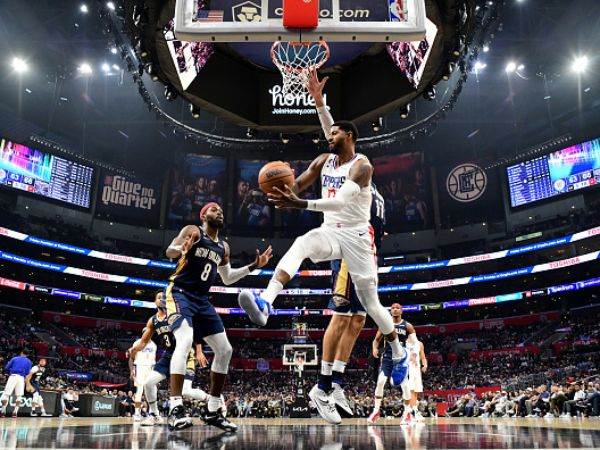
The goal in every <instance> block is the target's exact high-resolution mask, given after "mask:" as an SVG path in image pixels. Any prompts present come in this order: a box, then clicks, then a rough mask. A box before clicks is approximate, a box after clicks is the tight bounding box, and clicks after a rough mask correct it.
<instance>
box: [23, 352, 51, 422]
mask: <svg viewBox="0 0 600 450" xmlns="http://www.w3.org/2000/svg"><path fill="white" fill-rule="evenodd" d="M45 372H46V360H45V359H44V358H41V359H40V360H39V362H38V364H37V365H36V366H33V367H32V368H31V370H30V371H29V374H28V375H27V376H26V377H25V386H26V387H27V390H28V391H29V392H32V393H33V398H32V399H31V415H32V416H35V415H36V412H35V410H36V409H37V408H39V409H40V416H47V415H48V414H46V410H45V409H44V399H43V398H42V393H41V391H40V387H41V383H42V379H43V378H44V374H45Z"/></svg>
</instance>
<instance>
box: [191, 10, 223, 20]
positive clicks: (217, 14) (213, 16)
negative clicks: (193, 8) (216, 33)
mask: <svg viewBox="0 0 600 450" xmlns="http://www.w3.org/2000/svg"><path fill="white" fill-rule="evenodd" d="M194 21H195V22H223V11H219V10H209V9H201V10H199V11H198V13H197V14H196V17H195V18H194Z"/></svg>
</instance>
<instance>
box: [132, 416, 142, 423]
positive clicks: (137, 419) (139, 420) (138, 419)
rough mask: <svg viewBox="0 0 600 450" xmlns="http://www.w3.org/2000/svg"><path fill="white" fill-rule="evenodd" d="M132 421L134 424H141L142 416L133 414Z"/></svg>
mask: <svg viewBox="0 0 600 450" xmlns="http://www.w3.org/2000/svg"><path fill="white" fill-rule="evenodd" d="M133 421H134V422H141V421H142V416H140V415H139V414H134V415H133Z"/></svg>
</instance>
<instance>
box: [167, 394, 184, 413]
mask: <svg viewBox="0 0 600 450" xmlns="http://www.w3.org/2000/svg"><path fill="white" fill-rule="evenodd" d="M181 405H183V400H182V399H181V397H179V396H176V397H169V411H173V408H175V407H176V406H181Z"/></svg>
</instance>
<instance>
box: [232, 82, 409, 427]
mask: <svg viewBox="0 0 600 450" xmlns="http://www.w3.org/2000/svg"><path fill="white" fill-rule="evenodd" d="M326 81H327V79H324V80H323V81H319V80H318V77H317V74H316V71H312V73H311V75H310V81H309V85H308V90H309V92H310V93H311V95H312V96H313V98H314V100H315V102H316V105H317V112H318V114H319V119H320V120H321V125H322V126H323V129H325V130H329V132H328V133H327V135H328V137H329V148H330V150H331V153H324V154H321V155H319V156H318V157H317V158H316V159H315V160H314V161H313V162H312V163H311V164H310V166H309V167H308V169H307V170H306V171H305V172H304V173H302V174H301V175H300V176H299V177H298V178H297V179H296V181H295V183H294V186H293V187H292V188H289V187H286V188H287V189H286V190H285V191H282V190H277V193H276V194H269V201H270V202H271V203H273V204H274V205H275V206H276V207H277V208H298V209H308V210H310V211H317V212H323V225H322V226H321V227H319V228H316V229H314V230H311V231H309V232H308V233H306V234H305V235H303V236H301V237H299V238H297V239H296V240H295V241H294V244H293V245H292V247H291V248H290V249H289V250H288V251H287V253H286V254H285V255H284V256H283V258H282V259H281V261H280V262H279V264H278V265H277V268H276V270H275V274H274V276H273V277H272V278H271V281H270V282H269V285H268V287H267V289H266V290H265V291H264V292H262V293H261V294H260V296H258V295H255V294H254V293H253V292H252V291H242V292H241V293H240V295H239V298H238V301H239V304H240V306H241V307H242V308H243V309H244V310H245V311H246V313H248V316H249V318H250V320H252V321H253V322H254V323H256V324H258V325H261V326H263V325H265V324H266V322H267V318H268V316H269V314H270V311H271V307H272V305H273V302H274V301H275V299H276V298H277V296H278V295H279V294H280V293H281V291H282V290H283V287H284V285H286V284H287V283H288V282H289V281H290V280H291V279H292V277H293V276H294V275H296V272H297V271H298V269H299V268H300V265H301V264H302V262H303V261H304V260H305V259H307V258H309V259H311V260H312V261H313V262H320V261H332V260H337V259H343V260H344V261H345V262H346V264H347V265H348V273H349V274H350V275H351V277H352V280H353V281H354V286H355V288H356V295H357V297H358V299H359V301H360V303H361V305H362V306H363V307H364V309H365V311H366V312H367V314H368V315H369V316H371V318H372V319H373V321H374V322H375V323H376V324H377V326H378V327H379V330H380V332H381V333H382V335H383V336H385V337H386V339H387V341H388V342H389V345H390V348H391V351H392V360H393V362H394V367H393V370H392V374H391V376H392V379H393V381H394V383H395V384H400V383H401V382H402V381H403V380H404V378H405V377H406V374H407V372H408V367H407V364H406V351H405V350H404V348H402V345H401V344H400V341H399V340H398V336H397V335H396V331H395V330H394V323H393V321H392V318H391V317H390V315H389V313H388V312H387V310H386V309H385V308H384V307H383V306H382V305H381V303H380V302H379V296H378V294H377V285H378V278H377V261H376V249H375V242H374V239H373V238H374V236H373V228H372V227H371V226H370V224H369V219H370V215H371V200H372V197H371V180H372V175H373V166H372V165H371V163H370V162H369V159H368V158H367V157H366V156H365V155H361V154H358V153H356V151H355V146H356V141H357V139H358V130H357V128H356V126H355V125H354V124H353V123H352V122H335V123H334V121H333V118H332V117H331V114H329V111H328V110H327V107H326V105H325V102H324V99H323V87H324V86H325V83H326ZM318 179H320V181H321V186H322V191H321V192H322V195H321V196H322V198H321V199H318V200H304V199H300V198H299V197H298V195H297V194H299V193H301V192H302V191H304V190H306V189H307V188H308V187H309V186H311V185H312V184H313V183H315V182H316V181H317V180H318ZM325 370H327V371H329V370H331V367H330V366H328V367H322V368H321V371H322V372H324V371H325ZM309 397H310V399H311V400H312V401H313V402H314V403H315V404H316V406H317V410H318V411H319V414H320V415H321V416H322V417H323V418H324V419H326V420H327V421H329V422H330V423H340V422H341V417H340V414H339V413H338V411H337V409H336V406H335V400H334V399H333V396H332V395H331V393H330V392H324V391H323V390H322V389H319V388H317V389H313V390H311V392H310V394H309Z"/></svg>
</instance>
